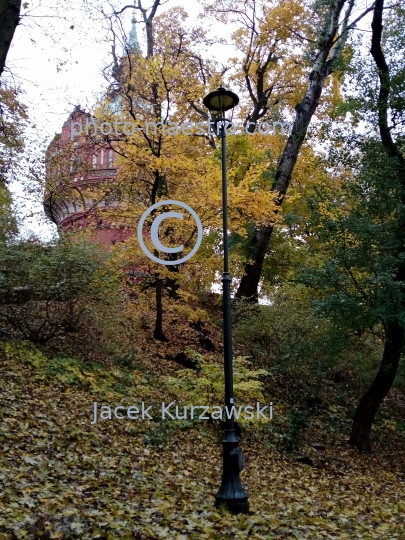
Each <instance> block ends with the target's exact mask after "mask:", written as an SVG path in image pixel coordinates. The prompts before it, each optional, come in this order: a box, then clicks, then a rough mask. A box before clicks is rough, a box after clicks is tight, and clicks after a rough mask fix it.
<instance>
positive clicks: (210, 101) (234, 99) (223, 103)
mask: <svg viewBox="0 0 405 540" xmlns="http://www.w3.org/2000/svg"><path fill="white" fill-rule="evenodd" d="M203 103H204V105H205V106H206V107H207V109H209V110H210V111H213V112H221V113H222V112H225V111H229V109H233V108H234V107H236V105H237V104H238V103H239V98H238V96H237V95H236V94H235V92H231V91H230V90H225V88H224V87H223V86H220V87H219V88H218V90H215V92H210V93H209V94H208V95H207V96H205V98H204V99H203Z"/></svg>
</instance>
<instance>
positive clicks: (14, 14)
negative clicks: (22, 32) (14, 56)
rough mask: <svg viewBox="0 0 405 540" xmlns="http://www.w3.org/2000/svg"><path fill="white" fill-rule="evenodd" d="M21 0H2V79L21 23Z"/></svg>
mask: <svg viewBox="0 0 405 540" xmlns="http://www.w3.org/2000/svg"><path fill="white" fill-rule="evenodd" d="M21 3H22V2H21V0H0V77H1V74H2V73H3V71H4V66H5V64H6V58H7V54H8V51H9V49H10V45H11V41H12V39H13V37H14V32H15V29H16V28H17V26H18V24H19V22H20V11H21Z"/></svg>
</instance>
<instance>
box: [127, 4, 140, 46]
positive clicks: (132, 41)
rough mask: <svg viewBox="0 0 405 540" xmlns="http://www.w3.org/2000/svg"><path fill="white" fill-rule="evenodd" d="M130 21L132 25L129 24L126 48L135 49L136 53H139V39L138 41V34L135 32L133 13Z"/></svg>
mask: <svg viewBox="0 0 405 540" xmlns="http://www.w3.org/2000/svg"><path fill="white" fill-rule="evenodd" d="M131 23H132V26H131V32H130V33H129V39H128V48H129V50H130V51H136V52H138V53H141V47H140V46H139V41H138V34H137V32H136V18H135V13H134V14H133V15H132V19H131Z"/></svg>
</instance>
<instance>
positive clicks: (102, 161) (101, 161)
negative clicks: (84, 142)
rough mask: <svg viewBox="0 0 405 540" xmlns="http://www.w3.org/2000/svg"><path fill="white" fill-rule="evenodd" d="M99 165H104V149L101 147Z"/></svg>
mask: <svg viewBox="0 0 405 540" xmlns="http://www.w3.org/2000/svg"><path fill="white" fill-rule="evenodd" d="M100 165H104V150H103V149H101V152H100Z"/></svg>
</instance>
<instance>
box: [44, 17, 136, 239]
mask: <svg viewBox="0 0 405 540" xmlns="http://www.w3.org/2000/svg"><path fill="white" fill-rule="evenodd" d="M140 54H142V53H141V49H140V46H139V42H138V38H137V33H136V20H135V17H133V18H132V28H131V32H130V35H129V38H128V42H127V44H126V46H125V55H124V56H126V57H128V56H129V55H131V56H132V55H140ZM122 62H125V58H122V59H121V66H122ZM113 77H114V78H115V79H116V81H117V84H121V82H122V80H121V77H122V69H120V65H117V64H116V65H115V67H114V68H113ZM112 98H113V99H114V96H112ZM113 105H114V104H113ZM92 121H94V118H92V117H91V115H90V114H89V113H87V112H85V111H84V110H82V109H81V107H80V106H79V105H78V106H76V107H75V109H74V110H73V112H72V113H71V114H70V115H69V118H68V119H67V120H66V122H65V123H64V124H63V126H62V131H61V133H60V134H57V135H55V137H54V139H53V140H52V142H51V143H50V145H49V146H48V149H47V152H46V188H45V195H44V210H45V213H46V215H47V216H48V218H49V219H50V220H51V221H53V222H54V223H55V224H56V225H57V226H58V228H59V229H60V230H61V231H63V232H75V231H79V230H91V231H92V235H93V237H94V239H95V241H97V242H100V243H101V244H102V245H103V246H105V247H106V248H108V246H110V245H111V244H114V243H116V242H120V241H122V240H125V239H126V238H128V237H129V236H131V235H132V234H133V233H134V228H133V227H132V228H131V229H125V228H124V227H123V226H118V225H117V224H116V223H115V222H114V218H112V217H111V216H113V214H114V212H113V211H114V208H115V207H117V204H118V202H117V200H116V199H115V198H114V195H111V194H109V193H108V191H109V190H108V186H109V185H111V183H113V182H114V181H115V180H116V178H117V171H118V164H117V154H116V153H115V151H114V144H117V142H116V141H117V139H115V142H114V138H113V137H102V136H101V137H100V136H98V137H97V136H96V137H94V128H93V130H92V128H91V122H92ZM86 122H87V123H86ZM72 123H74V124H73V125H75V126H78V125H81V126H82V127H83V129H82V130H81V133H80V134H77V133H78V131H79V130H78V129H77V127H76V128H75V129H74V130H73V131H74V136H72V135H73V133H72ZM86 126H90V127H89V129H87V130H86V129H85V128H86ZM86 132H87V134H86ZM107 211H108V217H107Z"/></svg>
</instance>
